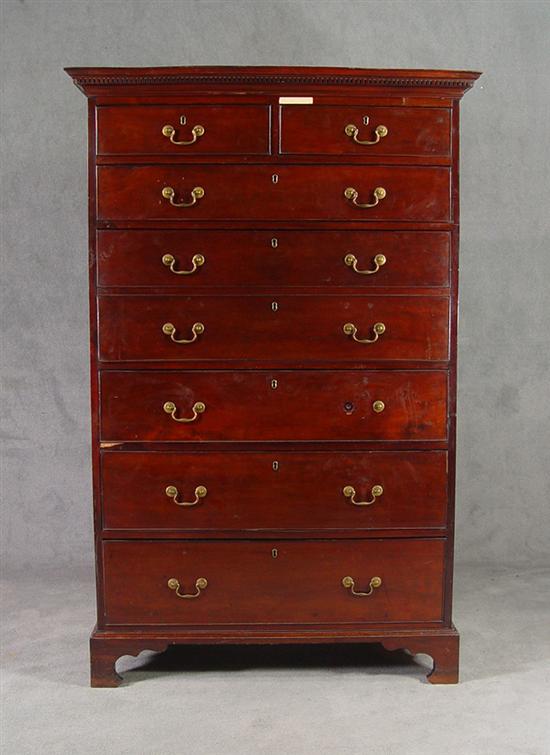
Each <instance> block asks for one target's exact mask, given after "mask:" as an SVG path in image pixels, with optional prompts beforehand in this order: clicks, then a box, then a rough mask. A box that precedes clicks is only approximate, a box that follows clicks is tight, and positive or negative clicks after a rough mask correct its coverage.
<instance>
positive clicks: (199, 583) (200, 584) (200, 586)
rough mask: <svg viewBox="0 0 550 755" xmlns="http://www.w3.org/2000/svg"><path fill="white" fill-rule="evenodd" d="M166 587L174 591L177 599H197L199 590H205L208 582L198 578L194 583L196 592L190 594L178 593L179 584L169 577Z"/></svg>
mask: <svg viewBox="0 0 550 755" xmlns="http://www.w3.org/2000/svg"><path fill="white" fill-rule="evenodd" d="M168 587H169V588H170V590H175V593H176V595H177V596H178V598H198V597H199V595H200V594H201V590H206V588H207V587H208V580H206V579H205V578H204V577H199V578H198V579H197V580H196V582H195V589H196V590H197V592H192V593H184V592H180V583H179V581H178V580H177V579H176V578H175V577H170V579H169V580H168Z"/></svg>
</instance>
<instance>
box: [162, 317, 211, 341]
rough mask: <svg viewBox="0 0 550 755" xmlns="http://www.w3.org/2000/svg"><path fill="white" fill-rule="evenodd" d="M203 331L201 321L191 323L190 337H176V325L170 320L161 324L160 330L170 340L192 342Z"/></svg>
mask: <svg viewBox="0 0 550 755" xmlns="http://www.w3.org/2000/svg"><path fill="white" fill-rule="evenodd" d="M204 331H205V327H204V325H203V324H202V322H196V323H193V325H192V326H191V332H192V333H193V335H192V337H191V338H176V326H175V325H172V323H171V322H165V323H164V325H163V326H162V332H163V333H164V335H165V336H169V337H170V340H172V341H173V342H174V343H193V342H194V341H196V340H197V338H198V337H199V336H201V335H202V334H203V333H204Z"/></svg>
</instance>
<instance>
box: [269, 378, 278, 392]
mask: <svg viewBox="0 0 550 755" xmlns="http://www.w3.org/2000/svg"><path fill="white" fill-rule="evenodd" d="M278 385H279V383H278V382H277V380H276V379H275V378H273V380H272V381H271V387H272V388H273V390H275V389H276V388H277V386H278Z"/></svg>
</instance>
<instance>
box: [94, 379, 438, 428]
mask: <svg viewBox="0 0 550 755" xmlns="http://www.w3.org/2000/svg"><path fill="white" fill-rule="evenodd" d="M274 380H275V381H277V382H276V387H274V384H273V381H274ZM446 399H447V374H446V372H443V371H438V372H435V371H434V372H424V371H422V372H413V371H408V372H397V371H391V372H390V371H388V372H384V371H377V372H366V371H362V370H331V371H324V370H309V371H306V370H304V371H297V370H296V371H286V370H277V371H273V372H267V371H263V372H260V371H254V372H252V371H246V370H243V371H237V370H235V371H231V372H228V371H214V370H212V371H208V372H193V371H189V372H187V371H186V372H183V371H177V372H156V371H155V372H151V371H142V372H111V371H109V372H103V373H102V375H101V438H102V439H103V440H110V441H112V440H118V441H125V440H134V441H138V440H139V441H143V440H148V441H163V440H164V441H170V440H175V441H182V442H186V441H187V442H188V441H217V440H222V441H293V440H294V441H308V440H312V441H327V440H357V439H363V440H401V439H406V440H411V441H418V440H444V439H445V438H446V436H447V422H446V416H447V401H446ZM167 401H171V402H173V403H174V404H175V405H176V411H175V414H176V417H177V418H179V419H181V418H190V417H192V415H193V405H194V404H195V403H196V402H203V403H204V404H205V405H206V409H205V411H204V413H203V414H199V415H198V417H197V418H196V420H195V421H193V422H189V423H180V422H177V421H175V420H174V419H172V417H171V416H170V415H169V414H167V413H166V412H165V411H164V410H163V406H164V404H165V402H167ZM375 401H383V402H384V404H385V408H384V410H383V411H382V412H380V413H377V412H376V411H375V410H374V408H373V404H374V402H375Z"/></svg>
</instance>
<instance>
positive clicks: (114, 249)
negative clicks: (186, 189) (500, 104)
mask: <svg viewBox="0 0 550 755" xmlns="http://www.w3.org/2000/svg"><path fill="white" fill-rule="evenodd" d="M450 242H451V238H450V234H449V232H448V231H347V230H342V231H299V230H297V231H288V230H280V229H277V231H276V232H274V231H231V232H229V231H222V230H216V231H210V230H200V231H196V230H195V231H188V230H184V231H166V230H154V231H140V230H135V231H134V230H132V231H122V230H121V231H98V232H97V269H98V285H99V286H106V287H112V286H116V287H119V286H123V287H149V286H162V287H165V286H170V287H172V288H174V289H177V290H178V293H179V292H182V293H185V292H187V291H193V290H195V289H196V288H203V287H204V288H211V287H215V288H223V287H225V288H228V287H229V288H232V287H238V288H246V287H251V288H256V289H258V288H263V287H267V288H270V289H271V290H273V289H274V288H275V287H278V286H284V287H285V288H287V289H288V288H291V287H296V286H312V285H313V286H329V287H330V290H333V289H334V287H336V286H338V287H343V286H344V287H352V288H360V289H371V288H375V289H376V288H379V287H381V286H391V287H392V288H395V287H397V286H401V287H425V286H428V287H430V286H431V287H446V286H448V285H449V270H450V265H449V262H450V261H449V251H450ZM166 254H170V255H172V257H173V258H174V264H173V267H174V269H175V270H176V271H181V270H184V271H185V270H186V271H189V270H191V269H192V268H193V257H194V255H196V254H201V255H202V256H203V257H204V262H203V264H202V265H201V266H198V267H197V269H196V271H195V272H193V273H192V274H190V275H178V274H176V273H174V272H172V271H171V270H170V264H164V263H163V257H164V256H165V255H166ZM348 254H353V255H354V256H355V258H356V259H357V265H356V266H357V268H358V269H359V270H361V271H373V270H375V269H376V262H375V257H376V255H378V254H383V255H384V257H385V258H386V261H385V262H384V264H383V265H382V266H378V270H377V271H376V272H375V273H372V272H371V274H362V273H357V272H355V271H354V270H353V267H352V266H350V265H347V264H346V263H345V257H346V256H347V255H348Z"/></svg>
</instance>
